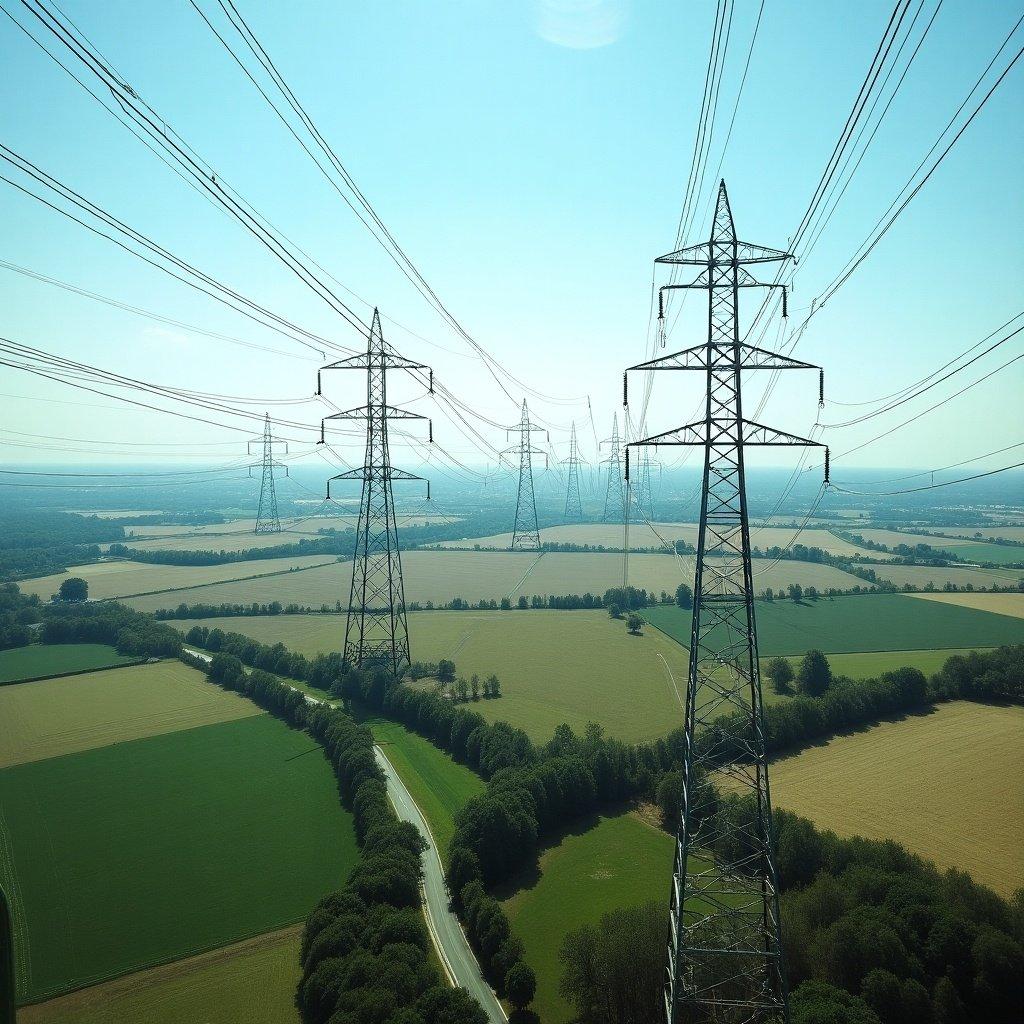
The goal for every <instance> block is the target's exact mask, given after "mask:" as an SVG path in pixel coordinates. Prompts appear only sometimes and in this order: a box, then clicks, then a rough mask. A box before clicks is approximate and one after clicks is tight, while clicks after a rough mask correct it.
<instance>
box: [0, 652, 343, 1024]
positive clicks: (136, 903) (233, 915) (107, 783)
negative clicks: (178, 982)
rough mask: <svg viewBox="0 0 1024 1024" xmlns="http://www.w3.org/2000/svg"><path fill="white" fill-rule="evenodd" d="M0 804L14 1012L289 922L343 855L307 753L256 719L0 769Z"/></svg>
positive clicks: (303, 738)
mask: <svg viewBox="0 0 1024 1024" xmlns="http://www.w3.org/2000/svg"><path fill="white" fill-rule="evenodd" d="M124 671H131V670H128V669H126V670H124ZM83 678H89V677H83ZM26 685H35V684H26ZM208 685H209V684H208ZM15 689H17V688H15ZM0 808H2V809H3V819H4V820H3V821H2V822H0V830H2V833H3V844H2V846H0V849H3V850H4V851H5V856H4V858H3V859H2V860H0V880H2V881H3V884H4V888H5V889H6V890H7V891H8V892H11V893H13V900H14V916H15V928H16V936H17V938H16V942H17V943H18V946H19V949H20V950H21V952H20V955H19V960H18V978H17V983H18V998H19V1001H22V1002H26V1001H37V1000H40V999H43V998H46V997H49V996H53V995H57V994H59V993H62V992H66V991H69V990H71V989H74V988H79V987H83V986H86V985H93V984H97V983H99V982H101V981H104V980H107V979H109V978H112V977H116V976H118V975H121V974H126V973H129V972H134V971H139V970H143V969H145V968H148V967H152V966H156V965H158V964H160V963H167V962H169V961H172V960H179V959H180V958H182V957H185V956H191V955H194V954H196V953H199V952H202V951H203V950H207V949H214V948H219V947H222V946H224V945H226V944H228V943H231V942H236V941H238V940H240V939H243V938H246V937H249V936H252V935H261V934H264V933H265V932H268V931H271V930H273V929H277V928H283V927H285V926H287V925H291V924H295V923H297V922H299V921H301V920H302V919H303V918H304V917H305V916H306V914H307V913H308V912H309V910H310V909H311V907H312V906H313V904H314V903H315V902H316V901H317V900H318V899H319V898H320V897H321V896H323V895H324V894H326V893H327V892H330V891H332V890H334V889H337V888H338V887H339V885H340V883H341V882H342V880H343V879H344V878H345V876H346V875H347V873H348V872H349V870H351V868H352V867H353V866H354V864H355V863H356V861H357V858H358V849H357V846H356V841H355V834H354V830H353V827H352V819H351V815H349V814H348V813H346V812H344V811H343V810H342V808H341V806H340V805H339V803H338V792H337V785H336V783H335V779H334V775H333V772H332V771H331V769H330V766H329V765H328V764H327V762H326V760H325V759H324V757H323V755H322V753H321V750H320V748H319V747H318V746H317V745H316V744H314V743H313V742H312V741H311V740H310V738H309V737H308V736H307V735H305V734H304V733H301V732H298V731H296V730H294V729H289V728H288V727H287V726H286V725H284V723H282V722H279V721H277V720H276V719H274V718H271V717H270V716H269V715H255V716H252V717H249V718H245V719H242V720H240V721H234V722H222V723H219V724H217V725H207V726H203V727H201V728H197V729H186V730H182V731H179V732H173V733H167V734H165V735H161V736H152V737H149V738H147V739H140V740H133V741H130V742H125V743H115V744H114V745H112V746H107V747H102V748H98V749H94V750H87V751H84V752H82V753H78V754H69V755H67V756H64V757H51V758H49V759H48V760H45V761H35V762H33V763H31V764H21V765H16V766H14V767H10V768H5V769H3V770H2V771H0ZM210 1019H216V1018H210Z"/></svg>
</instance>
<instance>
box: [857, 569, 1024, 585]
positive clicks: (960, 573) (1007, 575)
mask: <svg viewBox="0 0 1024 1024" xmlns="http://www.w3.org/2000/svg"><path fill="white" fill-rule="evenodd" d="M861 568H863V569H871V570H873V571H874V573H875V575H876V576H877V577H878V579H880V580H889V582H890V583H895V584H896V586H897V587H902V586H905V585H907V584H909V585H910V586H913V587H917V589H918V590H924V588H925V587H927V586H928V585H929V584H931V586H933V587H934V588H935V589H936V590H941V589H942V588H943V587H944V586H945V585H946V584H947V583H950V584H953V585H954V586H956V587H961V588H962V587H968V586H970V587H978V588H979V589H986V588H988V587H992V586H996V587H1015V586H1016V585H1017V583H1018V581H1019V580H1021V579H1024V569H1009V568H1003V567H1000V568H995V569H980V568H972V567H971V566H968V565H944V566H932V565H889V564H885V565H867V564H864V565H861ZM861 585H862V586H863V585H864V581H863V580H861ZM868 585H870V584H868Z"/></svg>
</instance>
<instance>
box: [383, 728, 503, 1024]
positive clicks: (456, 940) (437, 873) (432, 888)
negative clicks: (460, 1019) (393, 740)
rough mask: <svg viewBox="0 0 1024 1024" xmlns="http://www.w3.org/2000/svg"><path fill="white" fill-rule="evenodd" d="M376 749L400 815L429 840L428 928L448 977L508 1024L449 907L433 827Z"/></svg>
mask: <svg viewBox="0 0 1024 1024" xmlns="http://www.w3.org/2000/svg"><path fill="white" fill-rule="evenodd" d="M373 752H374V753H375V754H376V755H377V763H378V764H379V765H380V766H381V768H383V769H384V774H385V775H386V776H387V783H388V796H389V797H391V802H392V804H394V807H395V811H396V813H397V814H398V817H399V818H401V819H402V821H409V822H412V824H413V825H415V826H416V827H417V828H418V829H419V830H420V832H421V834H422V835H423V836H424V838H425V839H426V840H427V849H426V851H425V852H424V854H423V910H424V913H425V914H426V917H427V927H428V928H429V929H430V933H431V937H432V938H433V940H434V945H435V946H436V947H437V951H438V953H439V954H440V956H441V960H442V962H443V963H444V966H445V969H446V970H447V972H448V976H449V980H451V981H452V982H453V983H454V984H456V985H458V986H460V987H461V988H464V989H466V991H467V992H469V994H470V995H471V996H472V997H473V998H474V999H475V1000H476V1001H477V1002H478V1003H479V1004H480V1005H481V1006H482V1007H483V1008H484V1012H485V1013H486V1014H487V1018H488V1020H489V1021H490V1022H491V1024H507V1022H508V1018H507V1017H506V1016H505V1011H504V1010H502V1008H501V1003H499V1002H498V998H497V996H495V994H494V992H493V991H492V989H491V986H490V985H488V984H487V982H486V981H485V980H484V977H483V975H481V973H480V965H479V964H478V963H477V961H476V956H475V955H474V954H473V950H472V949H471V948H470V945H469V942H468V941H467V940H466V936H465V933H464V932H463V931H462V925H460V924H459V919H458V918H457V917H456V916H455V915H454V914H453V913H452V912H451V911H450V910H449V909H448V888H447V886H446V885H445V882H444V868H442V866H441V858H440V857H439V856H438V853H437V849H436V847H435V846H434V837H433V836H432V835H431V834H430V827H429V826H428V825H427V822H426V820H425V819H424V817H423V815H422V814H421V813H420V809H419V807H417V806H416V802H415V801H414V800H413V798H412V795H411V794H410V793H409V790H407V789H406V788H405V783H404V782H402V780H401V778H400V776H399V774H398V772H396V771H395V769H394V768H393V767H392V764H391V762H390V761H389V760H388V759H387V756H386V755H385V754H384V751H383V750H381V749H380V747H378V746H374V748H373Z"/></svg>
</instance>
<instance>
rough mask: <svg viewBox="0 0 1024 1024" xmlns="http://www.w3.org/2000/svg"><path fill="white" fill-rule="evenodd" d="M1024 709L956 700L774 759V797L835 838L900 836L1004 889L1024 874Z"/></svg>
mask: <svg viewBox="0 0 1024 1024" xmlns="http://www.w3.org/2000/svg"><path fill="white" fill-rule="evenodd" d="M1022 776H1024V708H1020V707H992V706H987V705H981V704H969V703H966V702H955V703H952V704H947V705H942V706H940V707H938V708H937V709H936V710H935V711H933V712H932V713H930V714H927V715H922V716H916V717H911V718H907V719H904V720H903V721H899V722H885V723H882V724H881V725H877V726H874V727H873V728H871V729H868V730H867V731H865V732H860V733H856V734H854V735H851V736H840V737H837V738H835V739H832V740H830V741H829V742H828V743H827V744H825V745H823V746H816V747H811V748H810V749H808V750H804V751H803V752H801V753H800V754H797V755H795V756H793V757H789V758H785V759H783V760H780V761H778V762H776V763H774V764H773V765H772V768H771V777H772V796H773V798H774V800H775V803H776V804H777V805H778V806H780V807H785V808H787V809H789V810H792V811H796V812H797V813H798V814H802V815H804V816H806V817H808V818H811V819H812V820H813V821H814V822H815V823H816V824H818V825H819V826H821V827H823V828H828V829H832V830H833V831H835V832H837V833H838V834H839V835H843V836H850V835H863V836H867V837H869V838H872V839H896V840H897V841H898V842H901V843H903V844H904V845H905V846H906V847H907V848H908V849H911V850H913V851H914V852H916V853H919V854H921V855H922V856H924V857H928V858H930V859H932V860H934V861H935V862H936V863H937V864H938V865H940V866H941V867H949V868H959V869H961V870H967V871H969V872H970V873H971V874H972V875H973V876H974V877H975V878H977V879H978V880H979V881H981V882H984V883H985V884H987V885H990V886H992V888H994V889H996V890H997V891H998V892H1000V893H1002V894H1003V895H1004V896H1006V895H1009V893H1010V892H1011V891H1012V890H1013V889H1015V888H1017V887H1019V886H1020V884H1021V879H1022V878H1024V790H1022V789H1021V786H1020V779H1021V777H1022Z"/></svg>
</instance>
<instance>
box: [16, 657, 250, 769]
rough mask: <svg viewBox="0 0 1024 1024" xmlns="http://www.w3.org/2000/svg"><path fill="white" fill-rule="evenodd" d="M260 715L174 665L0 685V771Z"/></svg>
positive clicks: (196, 674) (166, 663) (193, 672)
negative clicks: (163, 734) (25, 763)
mask: <svg viewBox="0 0 1024 1024" xmlns="http://www.w3.org/2000/svg"><path fill="white" fill-rule="evenodd" d="M259 714H262V712H261V711H260V709H259V708H258V707H257V706H256V705H255V704H253V703H252V702H251V701H248V700H246V699H245V698H244V697H241V696H239V695H238V694H237V693H229V692H227V691H226V690H222V689H221V688H220V687H218V686H212V685H211V684H210V683H208V682H207V681H206V676H204V675H203V674H202V673H201V672H197V671H196V670H195V669H193V668H189V667H188V666H187V665H183V664H182V663H181V662H180V661H176V660H167V661H160V662H157V663H156V664H152V665H131V666H126V667H124V668H116V669H105V670H100V671H98V672H89V673H87V674H86V675H81V676H74V677H72V678H70V679H67V678H57V679H45V680H40V681H38V682H34V683H19V684H18V685H17V686H0V768H6V767H8V766H10V765H14V764H22V763H23V762H27V761H40V760H42V759H44V758H47V757H58V756H60V755H62V754H73V753H77V752H79V751H82V750H91V749H92V748H94V747H104V746H107V745H108V744H111V743H123V742H124V741H126V740H136V739H141V738H142V737H144V736H154V735H157V734H159V733H167V732H175V731H177V730H179V729H192V728H194V727H196V726H200V725H210V724H212V723H214V722H225V721H229V720H233V719H237V718H248V717H250V716H252V715H259Z"/></svg>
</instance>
